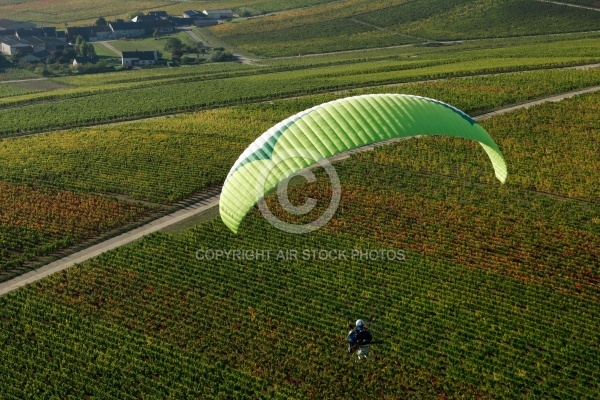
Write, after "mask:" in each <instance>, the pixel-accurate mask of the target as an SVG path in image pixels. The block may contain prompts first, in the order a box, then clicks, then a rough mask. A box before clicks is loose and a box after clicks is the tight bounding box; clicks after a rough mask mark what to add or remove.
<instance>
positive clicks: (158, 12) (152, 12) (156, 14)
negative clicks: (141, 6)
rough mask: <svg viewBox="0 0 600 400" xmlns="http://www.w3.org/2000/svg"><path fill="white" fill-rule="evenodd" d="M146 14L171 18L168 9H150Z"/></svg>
mask: <svg viewBox="0 0 600 400" xmlns="http://www.w3.org/2000/svg"><path fill="white" fill-rule="evenodd" d="M146 15H153V16H155V17H158V18H160V19H169V14H167V12H166V11H148V13H147V14H146Z"/></svg>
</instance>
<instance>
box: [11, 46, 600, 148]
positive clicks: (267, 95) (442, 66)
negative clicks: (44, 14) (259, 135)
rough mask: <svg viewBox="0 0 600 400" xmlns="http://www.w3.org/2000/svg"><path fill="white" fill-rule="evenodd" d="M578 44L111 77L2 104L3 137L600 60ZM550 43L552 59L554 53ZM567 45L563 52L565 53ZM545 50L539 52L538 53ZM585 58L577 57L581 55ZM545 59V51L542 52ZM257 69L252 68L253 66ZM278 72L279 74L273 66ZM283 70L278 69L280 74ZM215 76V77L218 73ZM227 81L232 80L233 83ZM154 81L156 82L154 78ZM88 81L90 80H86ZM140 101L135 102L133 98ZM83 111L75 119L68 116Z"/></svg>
mask: <svg viewBox="0 0 600 400" xmlns="http://www.w3.org/2000/svg"><path fill="white" fill-rule="evenodd" d="M580 40H581V41H582V43H578V42H577V41H574V44H573V45H574V46H575V50H571V53H570V54H569V52H568V51H567V52H566V54H565V55H562V56H554V55H553V56H544V55H542V54H539V53H538V54H532V55H525V54H523V55H522V56H520V55H517V56H511V57H497V56H496V57H491V56H490V50H489V49H483V50H478V51H467V53H468V57H465V55H464V54H463V55H462V57H461V55H460V53H452V56H448V57H447V58H444V59H443V60H440V59H439V57H433V59H431V60H423V59H422V58H416V59H414V58H411V59H407V60H402V61H400V62H399V61H398V60H383V61H382V60H377V61H366V62H365V61H358V62H355V63H348V64H343V65H325V66H321V67H318V68H305V67H298V69H293V70H283V71H282V70H279V71H264V70H262V71H260V72H261V73H260V74H258V73H257V71H256V70H255V69H253V67H248V68H249V70H246V71H245V70H244V69H243V68H242V69H236V70H234V71H231V72H227V73H225V75H224V76H215V75H213V73H212V72H208V73H207V74H204V75H200V74H194V73H195V72H198V71H202V70H200V69H189V70H188V69H185V72H190V73H191V74H192V75H191V76H186V75H183V76H175V77H169V78H167V77H164V78H161V80H160V81H155V79H152V78H149V79H147V80H146V78H145V77H144V76H143V75H142V76H140V80H139V81H137V82H135V83H134V84H132V83H130V82H124V81H121V79H122V77H124V76H126V75H115V76H113V75H112V74H106V75H107V76H108V77H109V79H110V78H111V77H112V79H115V81H113V82H114V83H110V84H109V83H105V84H102V83H101V82H98V83H97V84H96V85H97V86H86V85H85V84H84V85H82V86H79V87H75V88H70V89H58V90H55V91H49V92H43V93H34V94H29V95H22V96H11V97H7V98H5V99H2V100H0V136H14V135H19V134H24V133H31V132H39V131H46V130H52V129H58V128H66V127H74V126H84V125H94V124H100V123H107V122H116V121H122V120H130V119H137V118H142V117H152V116H157V115H165V114H171V113H178V112H188V111H196V110H199V109H206V108H214V107H222V106H227V105H233V104H242V103H248V102H256V101H261V100H266V99H269V100H273V99H277V98H285V97H293V96H299V95H307V94H313V93H319V92H326V91H335V90H341V89H350V88H354V87H365V86H376V85H381V84H396V83H400V82H410V81H417V80H430V79H439V78H449V77H454V76H465V75H477V74H489V73H498V72H510V71H520V70H529V69H545V68H553V67H560V66H568V65H581V64H587V63H593V62H598V61H600V57H598V56H597V55H593V53H592V51H591V50H589V47H586V46H588V45H593V44H594V43H596V44H597V42H598V39H597V38H595V39H580ZM556 46H558V45H557V43H549V44H548V48H547V51H548V53H549V54H551V53H554V52H555V51H557V48H556ZM563 46H564V44H562V45H560V46H558V48H562V47H563ZM538 47H541V46H538ZM581 47H583V48H584V50H582V51H581V53H582V55H578V52H579V51H580V48H581ZM537 51H538V52H540V53H543V52H544V49H538V50H537ZM254 68H255V67H254ZM273 68H277V67H273ZM279 68H281V67H279ZM214 74H218V73H217V72H214ZM230 74H234V75H233V76H230ZM150 76H151V77H152V75H150ZM87 79H90V78H84V80H78V79H63V80H60V81H59V82H61V83H69V82H73V83H75V82H86V80H87ZM87 82H89V81H87ZM132 98H135V99H139V100H140V101H135V102H132V101H131V99H132ZM74 109H79V110H85V112H81V113H73V112H72V111H71V110H74Z"/></svg>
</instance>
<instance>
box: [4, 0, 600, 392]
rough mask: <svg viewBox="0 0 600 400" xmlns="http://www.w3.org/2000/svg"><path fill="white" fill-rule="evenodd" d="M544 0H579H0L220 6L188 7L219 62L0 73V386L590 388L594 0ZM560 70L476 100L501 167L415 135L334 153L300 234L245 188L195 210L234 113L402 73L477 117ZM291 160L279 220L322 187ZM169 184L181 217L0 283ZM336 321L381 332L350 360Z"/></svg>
mask: <svg viewBox="0 0 600 400" xmlns="http://www.w3.org/2000/svg"><path fill="white" fill-rule="evenodd" d="M559 3H571V4H573V5H580V6H596V7H600V3H599V2H598V1H596V0H564V1H558V2H546V1H536V0H444V1H439V0H388V1H379V2H367V1H364V0H345V1H336V0H228V1H223V0H206V1H203V2H197V1H192V2H189V1H183V2H181V1H175V2H173V1H167V2H160V1H155V0H125V1H122V2H118V3H114V2H92V1H90V0H67V1H63V2H57V1H50V0H0V16H1V17H2V18H10V19H15V20H26V21H32V22H36V23H38V24H39V25H40V26H41V25H44V26H48V25H51V26H57V27H58V26H60V25H61V24H62V25H64V27H67V26H77V25H83V24H93V23H94V21H95V20H96V19H97V18H98V17H99V16H103V17H105V18H106V19H107V20H114V19H115V18H124V17H125V15H126V14H127V13H128V12H131V11H138V10H140V11H149V10H165V11H167V12H168V13H169V14H171V15H180V14H181V12H182V11H184V10H189V9H198V10H203V9H232V10H233V11H234V12H235V13H237V14H238V15H240V16H241V18H235V20H234V21H231V22H225V21H222V23H219V24H218V25H216V26H212V27H208V28H193V32H194V33H195V34H197V35H199V36H201V37H202V40H203V41H205V42H207V43H208V44H209V45H211V46H212V47H221V46H222V47H224V48H226V49H227V50H228V51H232V52H233V53H235V54H238V55H240V56H243V57H242V59H244V62H245V63H238V62H228V63H206V64H201V65H194V66H182V67H168V68H167V67H164V68H162V67H155V68H142V69H132V70H122V71H118V72H109V73H102V74H77V73H73V74H71V75H70V76H64V77H60V78H49V79H36V78H39V75H36V74H34V73H32V72H28V71H25V70H23V69H14V68H7V69H4V70H0V293H6V294H3V295H1V296H0V388H1V389H0V398H2V399H41V398H60V399H67V398H69V399H70V398H73V399H75V398H77V399H131V400H135V399H140V398H143V399H165V398H177V399H190V398H196V399H256V398H264V399H336V400H337V399H340V398H350V397H352V398H361V399H375V398H378V399H384V400H389V399H404V398H410V399H412V398H415V399H431V398H440V399H447V398H452V399H467V398H468V399H504V398H531V399H538V398H559V399H584V398H586V399H587V398H589V399H593V398H597V397H598V393H600V358H599V357H598V354H599V352H600V318H599V316H600V180H599V179H598V172H599V171H600V137H599V135H600V113H599V112H598V104H600V91H592V90H594V89H595V87H598V86H600V68H598V64H599V63H600V52H599V51H598V49H600V12H596V11H594V10H589V9H585V8H581V7H571V6H569V5H568V4H567V5H565V4H559ZM59 29H63V28H62V26H61V27H60V28H59ZM177 35H179V36H178V37H180V38H182V39H185V40H188V39H190V36H188V35H187V34H186V33H184V32H179V33H178V34H177ZM113 44H114V46H115V47H117V48H118V49H119V50H141V49H155V48H158V49H162V47H164V44H163V42H161V41H160V40H155V39H154V38H150V37H147V38H144V39H140V40H128V41H115V42H113ZM96 48H97V49H99V52H98V53H99V55H100V56H103V57H106V56H109V54H110V56H111V57H112V56H113V55H112V53H111V51H109V50H108V47H106V46H104V45H103V44H101V43H96ZM7 60H10V57H7ZM3 65H5V66H12V65H13V64H11V62H10V61H6V62H5V63H4V64H3ZM14 65H17V64H14ZM581 89H590V90H587V91H588V92H589V93H587V94H583V95H577V96H575V97H571V98H569V99H566V100H562V101H558V102H555V103H543V104H540V105H536V106H532V107H529V108H521V109H518V110H516V111H511V112H509V113H505V114H501V115H496V116H493V117H490V118H486V119H481V120H480V121H479V123H480V124H481V125H482V126H483V127H484V128H485V129H486V130H487V131H488V132H489V133H490V135H491V136H492V137H493V139H494V141H495V142H496V143H497V144H498V146H499V147H500V149H501V150H502V152H503V154H504V156H505V158H506V164H507V166H508V180H507V182H506V183H505V184H504V185H500V184H499V183H498V181H497V180H496V179H495V178H494V174H493V170H492V167H491V166H490V162H489V160H488V158H487V157H486V154H485V152H484V151H482V149H481V147H480V146H479V145H478V144H477V143H475V142H472V141H468V140H464V139H457V138H451V137H419V138H411V139H410V140H405V141H401V142H397V143H394V144H388V145H386V146H381V147H376V148H374V149H372V150H371V151H364V152H358V153H353V154H351V155H350V156H349V157H348V158H340V159H338V160H337V161H335V162H334V163H333V165H334V168H335V170H336V172H337V174H338V175H339V178H340V182H341V202H340V204H339V207H338V208H337V211H336V212H335V214H334V216H333V218H332V219H331V220H330V221H329V222H328V223H327V224H326V225H325V226H323V227H322V228H321V229H319V230H317V231H314V232H311V233H309V234H305V235H294V234H287V233H285V232H282V231H280V230H278V229H276V228H274V227H272V226H271V225H270V224H269V223H268V221H267V220H266V219H265V218H264V217H263V216H262V215H261V213H260V212H259V211H258V209H257V207H255V208H254V209H252V210H251V211H250V212H249V214H248V215H247V216H246V218H245V219H244V220H243V221H242V224H241V226H240V228H239V233H238V234H237V235H235V234H232V233H231V231H230V230H229V229H228V228H227V227H226V226H225V225H224V224H223V222H222V221H221V220H220V219H219V218H218V217H217V215H218V207H213V208H210V209H208V210H207V211H204V212H197V211H198V208H197V207H199V204H206V203H205V202H204V201H200V199H201V198H203V197H201V194H202V193H203V191H207V190H210V191H211V193H214V191H215V190H217V189H218V188H219V187H220V185H222V184H223V181H224V179H225V177H226V175H227V173H228V171H229V169H230V168H231V166H232V164H233V163H234V162H235V160H236V159H237V158H238V156H239V155H240V153H242V152H243V151H244V149H245V148H246V147H247V146H248V145H249V144H250V143H252V142H253V141H254V140H255V139H256V137H257V136H258V135H260V134H261V133H262V132H264V131H266V130H267V129H269V127H271V126H273V125H274V124H275V123H277V122H279V121H281V120H283V119H285V118H286V117H288V116H290V115H292V114H295V113H298V112H300V111H302V110H305V109H307V108H310V107H313V106H315V105H317V104H321V103H324V102H327V101H331V100H335V99H339V98H343V97H347V96H353V95H361V94H374V93H404V94H413V95H419V96H425V97H430V98H435V99H439V100H441V101H444V102H447V103H449V104H452V105H453V106H456V107H458V108H459V109H461V110H464V111H465V112H467V113H468V114H469V115H471V116H474V117H475V116H481V115H482V114H485V113H489V112H493V111H495V110H499V109H503V108H505V107H511V106H515V105H519V104H523V103H527V102H530V101H535V100H538V99H544V98H547V97H549V96H554V95H560V94H564V93H568V92H572V91H577V90H581ZM314 172H315V174H316V178H317V179H316V180H315V181H314V182H310V183H309V182H306V181H305V180H304V179H299V178H297V179H293V180H291V181H290V185H289V191H288V197H289V200H290V201H291V203H292V204H294V205H300V204H304V203H306V202H307V201H309V200H310V199H316V200H317V206H316V207H315V209H313V210H312V211H311V212H310V213H309V214H307V215H304V216H296V215H292V214H289V213H287V212H285V211H284V210H283V209H282V207H281V205H280V204H279V201H280V199H279V198H278V196H277V195H276V194H275V193H273V194H270V195H268V196H267V198H266V203H267V204H268V206H269V208H270V210H271V211H272V212H273V213H274V214H275V215H276V216H278V217H279V218H280V219H281V220H284V221H287V222H295V223H300V222H301V223H307V222H310V221H312V220H314V219H316V218H317V217H318V216H320V215H321V214H322V213H323V212H324V210H325V208H326V207H327V205H328V203H329V200H330V197H331V194H332V191H333V188H332V185H331V182H329V179H328V176H327V174H325V173H324V171H323V170H322V169H319V168H315V169H314ZM193 202H196V204H192V203H193ZM175 209H180V210H183V211H185V212H189V214H193V213H195V214H194V215H193V216H192V217H191V218H188V219H185V220H183V221H180V220H179V219H178V218H174V217H173V216H172V215H170V216H167V217H165V218H164V219H161V221H164V220H167V221H169V222H170V225H169V226H167V227H166V228H164V229H163V230H162V231H158V232H156V233H153V234H150V235H147V236H144V237H142V238H141V239H139V240H137V241H135V242H133V243H130V244H128V245H121V246H120V247H118V248H116V249H114V250H110V251H106V252H104V253H102V254H101V255H99V256H96V257H94V258H91V259H89V260H88V261H85V262H84V263H82V264H77V265H75V266H73V267H69V268H67V269H64V270H61V272H57V273H54V274H52V275H50V276H47V277H45V278H43V279H39V280H37V281H36V282H34V283H31V284H28V285H26V286H25V287H21V288H19V289H16V290H13V291H10V292H8V293H7V292H6V291H4V290H5V288H8V287H10V285H11V281H10V280H11V279H12V278H14V277H19V278H26V277H27V276H26V275H25V276H19V275H23V274H24V273H26V272H27V271H31V270H33V269H36V268H38V267H40V266H42V265H45V264H48V263H50V262H51V261H54V260H57V259H58V258H61V257H64V256H66V255H68V254H72V253H74V252H75V251H78V250H80V249H86V250H88V251H90V250H93V249H90V248H89V247H90V246H91V245H92V244H99V247H100V248H102V246H104V247H103V248H104V250H107V243H108V242H106V243H105V242H103V241H105V240H107V239H108V238H113V237H115V236H116V235H118V234H120V233H126V235H124V236H127V237H129V238H131V237H137V236H135V235H136V233H135V232H134V231H133V230H132V229H133V228H134V227H139V226H140V225H143V224H147V225H148V227H154V228H156V229H157V226H164V225H157V221H156V220H157V218H159V217H161V216H163V215H166V214H168V213H169V212H171V211H173V210H175ZM180 214H181V213H180ZM178 215H179V214H178ZM151 221H152V223H150V222H151ZM161 224H162V222H161ZM111 248H112V247H111ZM235 252H237V253H235ZM95 254H98V253H95ZM219 254H220V255H219ZM234 254H237V257H236V256H235V255H234ZM240 254H241V255H240ZM390 254H392V255H393V257H391V256H390ZM36 272H39V273H40V274H41V273H43V270H40V271H36ZM12 283H15V281H12ZM357 318H363V319H365V320H366V322H367V325H368V327H369V329H371V330H372V331H373V333H374V336H375V340H377V341H380V342H379V343H377V344H373V345H372V346H371V347H370V349H371V354H370V355H369V358H368V359H367V360H360V361H358V360H357V359H356V355H354V354H348V353H347V352H346V345H347V343H346V341H345V337H346V335H347V333H348V330H347V327H348V324H349V323H350V322H352V321H354V320H356V319H357Z"/></svg>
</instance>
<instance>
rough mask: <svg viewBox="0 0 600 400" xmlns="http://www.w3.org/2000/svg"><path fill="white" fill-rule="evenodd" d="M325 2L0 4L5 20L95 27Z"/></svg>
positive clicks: (37, 0) (25, 0) (33, 0)
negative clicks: (131, 19)
mask: <svg viewBox="0 0 600 400" xmlns="http://www.w3.org/2000/svg"><path fill="white" fill-rule="evenodd" d="M329 1H331V0H329ZM329 1H323V0H293V1H291V0H285V1H281V0H255V1H254V2H252V1H241V0H231V1H223V0H205V1H202V2H197V1H191V2H190V1H167V0H164V1H160V0H124V1H119V2H114V1H93V0H66V1H60V2H57V1H51V0H0V15H2V17H3V18H10V19H14V20H23V21H31V22H34V23H37V24H39V25H55V26H58V25H61V26H62V24H68V25H69V26H72V25H83V24H86V23H94V21H95V20H96V19H97V18H98V17H100V16H103V17H105V18H107V19H115V18H124V17H125V15H126V14H127V13H128V12H130V11H143V12H147V11H153V10H163V11H167V12H168V13H169V14H171V15H181V14H182V13H183V12H184V11H186V10H189V9H190V8H192V9H193V8H197V9H199V10H204V9H209V10H211V9H222V8H232V9H233V10H235V11H237V10H239V9H240V7H243V6H248V7H249V8H251V9H253V10H255V12H256V13H259V14H261V13H265V12H275V11H281V10H288V9H293V8H300V7H307V6H313V5H318V4H321V3H327V2H329Z"/></svg>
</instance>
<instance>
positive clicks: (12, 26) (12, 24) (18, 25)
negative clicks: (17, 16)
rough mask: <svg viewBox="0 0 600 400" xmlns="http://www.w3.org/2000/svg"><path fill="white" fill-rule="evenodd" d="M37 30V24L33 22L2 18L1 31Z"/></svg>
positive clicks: (0, 21)
mask: <svg viewBox="0 0 600 400" xmlns="http://www.w3.org/2000/svg"><path fill="white" fill-rule="evenodd" d="M32 28H35V24H32V23H31V22H20V21H13V20H12V19H6V18H0V31H1V30H12V31H16V30H17V29H32Z"/></svg>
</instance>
